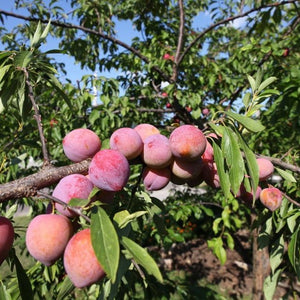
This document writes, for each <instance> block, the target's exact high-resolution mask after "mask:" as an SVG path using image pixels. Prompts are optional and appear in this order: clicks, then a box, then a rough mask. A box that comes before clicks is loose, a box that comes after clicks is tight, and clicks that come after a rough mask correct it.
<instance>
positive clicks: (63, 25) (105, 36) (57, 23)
mask: <svg viewBox="0 0 300 300" xmlns="http://www.w3.org/2000/svg"><path fill="white" fill-rule="evenodd" d="M1 14H2V15H5V16H9V17H13V18H17V19H22V20H25V21H32V22H41V23H44V24H48V22H49V20H43V19H39V18H34V17H26V16H23V15H19V14H16V13H12V12H8V11H5V10H3V9H0V15H1ZM51 24H52V25H54V26H57V27H61V28H67V29H78V30H80V31H83V32H85V33H89V34H93V35H95V36H98V37H100V38H103V39H105V40H108V41H110V42H112V43H115V44H117V45H119V46H121V47H123V48H125V49H126V50H128V51H130V52H132V53H133V54H134V55H136V56H137V57H139V58H140V59H141V60H142V61H144V62H145V63H147V64H148V63H149V62H150V60H149V59H148V58H147V57H146V56H144V55H142V54H141V53H140V52H139V51H138V50H136V49H135V48H133V47H131V46H129V45H128V44H126V43H124V42H122V41H120V40H118V39H116V38H114V37H112V36H110V35H108V34H104V33H102V32H99V31H97V30H93V29H90V28H87V27H84V26H80V25H76V24H71V23H63V22H60V21H55V20H53V21H51ZM152 69H153V70H154V71H155V72H157V73H158V74H160V76H161V77H162V78H163V79H164V80H165V81H168V82H171V78H170V77H169V76H168V75H167V74H166V73H165V72H164V71H162V70H161V69H160V68H159V67H158V66H156V65H154V66H152Z"/></svg>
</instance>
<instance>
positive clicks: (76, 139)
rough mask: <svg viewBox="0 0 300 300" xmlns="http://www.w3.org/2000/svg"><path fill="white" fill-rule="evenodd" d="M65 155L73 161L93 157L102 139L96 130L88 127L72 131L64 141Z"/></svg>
mask: <svg viewBox="0 0 300 300" xmlns="http://www.w3.org/2000/svg"><path fill="white" fill-rule="evenodd" d="M62 144H63V149H64V153H65V155H66V156H67V157H68V158H69V159H70V160H71V161H73V162H80V161H83V160H85V159H87V158H90V157H93V156H94V154H96V153H97V152H98V151H99V150H100V148H101V140H100V138H99V137H98V136H97V134H96V133H95V132H93V131H92V130H90V129H87V128H77V129H74V130H72V131H70V132H69V133H68V134H67V135H66V136H65V137H64V139H63V141H62Z"/></svg>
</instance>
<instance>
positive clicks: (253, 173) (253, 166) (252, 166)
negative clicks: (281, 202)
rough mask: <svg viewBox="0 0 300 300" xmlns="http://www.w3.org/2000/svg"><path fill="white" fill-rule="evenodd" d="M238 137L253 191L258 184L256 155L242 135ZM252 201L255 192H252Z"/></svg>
mask: <svg viewBox="0 0 300 300" xmlns="http://www.w3.org/2000/svg"><path fill="white" fill-rule="evenodd" d="M238 137H239V141H240V145H241V148H242V150H243V151H244V155H245V158H246V162H247V166H248V168H247V169H248V172H249V175H250V181H251V187H252V190H253V191H256V189H257V186H258V180H259V172H258V165H257V161H256V156H255V154H254V153H253V152H252V151H251V149H250V148H249V147H248V145H247V144H246V143H245V141H244V140H243V137H242V136H240V135H238ZM253 201H255V193H253Z"/></svg>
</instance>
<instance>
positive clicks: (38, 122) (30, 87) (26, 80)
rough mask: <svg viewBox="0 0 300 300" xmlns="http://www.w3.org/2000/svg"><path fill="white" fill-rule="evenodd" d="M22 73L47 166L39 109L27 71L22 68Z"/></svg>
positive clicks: (48, 162) (47, 156)
mask: <svg viewBox="0 0 300 300" xmlns="http://www.w3.org/2000/svg"><path fill="white" fill-rule="evenodd" d="M23 71H24V74H25V82H26V85H27V87H28V97H29V99H30V101H31V103H32V106H33V110H34V118H35V120H36V123H37V126H38V130H39V135H40V140H41V143H42V151H43V157H44V166H47V165H49V164H50V159H49V154H48V150H47V145H46V139H45V136H44V132H43V125H42V117H41V114H40V111H39V108H38V106H37V104H36V102H35V99H34V95H33V89H32V85H31V83H30V80H29V74H28V71H27V69H26V68H24V69H23Z"/></svg>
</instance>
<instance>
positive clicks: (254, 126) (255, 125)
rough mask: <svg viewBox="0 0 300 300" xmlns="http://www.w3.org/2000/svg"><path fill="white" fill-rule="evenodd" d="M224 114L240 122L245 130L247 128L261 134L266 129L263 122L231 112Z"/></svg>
mask: <svg viewBox="0 0 300 300" xmlns="http://www.w3.org/2000/svg"><path fill="white" fill-rule="evenodd" d="M224 114H226V115H228V116H229V117H231V118H233V119H234V120H236V121H237V122H239V123H240V124H241V125H243V126H244V127H245V128H247V129H248V130H249V131H252V132H260V131H262V130H264V129H265V126H263V125H262V124H261V122H260V121H258V120H253V119H251V118H248V117H246V116H242V115H239V114H236V113H233V112H231V111H224Z"/></svg>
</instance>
